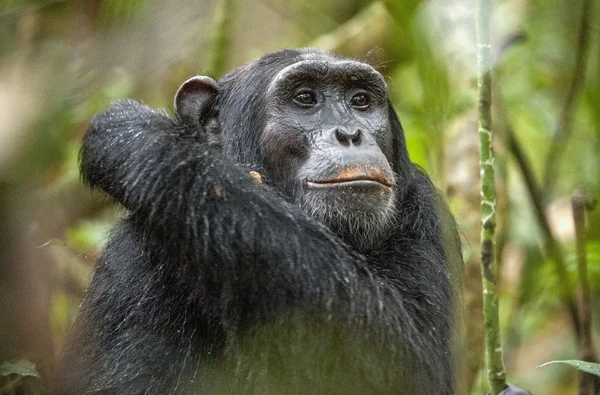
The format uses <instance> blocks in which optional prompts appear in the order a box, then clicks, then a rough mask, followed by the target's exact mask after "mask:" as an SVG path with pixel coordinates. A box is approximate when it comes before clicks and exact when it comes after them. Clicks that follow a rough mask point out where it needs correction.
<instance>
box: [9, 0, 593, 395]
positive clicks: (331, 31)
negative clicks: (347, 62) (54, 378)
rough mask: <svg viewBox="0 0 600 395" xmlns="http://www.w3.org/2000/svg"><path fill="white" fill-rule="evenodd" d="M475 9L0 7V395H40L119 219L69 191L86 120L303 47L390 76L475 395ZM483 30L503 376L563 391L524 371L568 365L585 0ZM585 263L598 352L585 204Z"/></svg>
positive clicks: (589, 115) (439, 1)
mask: <svg viewBox="0 0 600 395" xmlns="http://www.w3.org/2000/svg"><path fill="white" fill-rule="evenodd" d="M475 7H476V4H475V0H423V1H420V0H404V1H400V0H398V1H392V0H390V1H384V2H372V1H366V0H318V1H317V0H314V1H313V0H216V1H212V0H172V1H167V0H79V1H77V0H0V365H2V361H10V363H11V364H10V365H7V364H6V363H5V364H4V365H2V366H3V367H2V368H0V373H1V376H2V377H0V393H2V392H11V391H14V390H15V389H16V388H28V391H31V393H43V391H44V389H43V388H44V381H40V380H39V378H38V377H36V375H37V374H38V373H39V375H40V377H41V378H42V379H45V378H47V377H49V375H51V373H52V366H53V364H54V362H55V359H56V357H57V356H58V355H59V354H60V351H61V347H62V345H63V344H64V342H65V339H66V337H67V335H68V333H69V330H70V328H71V325H72V322H73V320H74V317H75V315H76V312H77V307H78V305H79V303H80V301H81V299H82V297H83V295H84V291H85V288H86V286H87V284H88V282H89V280H90V276H91V272H92V269H93V265H94V262H95V260H96V258H97V257H98V254H99V252H100V251H101V249H102V246H103V245H104V243H105V242H106V239H107V236H108V232H109V230H110V228H111V226H112V224H114V222H115V220H116V218H118V216H119V215H122V214H123V211H122V210H121V209H120V208H119V207H117V206H116V205H114V204H112V203H111V202H110V201H109V200H108V199H106V198H104V197H103V196H102V195H101V194H97V193H91V192H90V191H88V190H87V189H86V188H85V187H84V186H83V185H82V183H81V182H80V177H79V172H78V150H79V146H80V140H81V137H82V135H83V134H84V132H85V130H86V125H87V122H88V120H89V119H90V117H91V116H92V115H93V114H95V113H97V112H100V111H102V110H103V109H105V108H106V107H107V106H108V104H109V103H110V102H111V101H112V100H115V99H118V98H126V97H129V98H134V99H136V100H138V101H141V102H144V103H146V104H148V105H151V106H155V107H160V108H167V109H168V110H169V111H172V100H173V96H174V94H175V92H176V90H177V87H178V86H179V85H180V84H181V82H182V81H184V80H185V79H187V78H189V77H190V76H193V75H196V74H210V75H213V76H215V77H220V76H221V75H223V73H224V72H226V71H227V70H229V69H231V68H235V67H238V66H240V65H242V64H243V63H244V62H247V61H249V60H251V59H253V58H255V57H258V56H260V55H262V54H264V53H265V52H268V51H270V50H275V49H279V48H283V47H304V46H312V47H317V48H321V49H324V50H327V51H333V52H336V53H340V54H343V55H346V56H350V57H354V58H357V59H359V60H363V61H367V62H369V63H371V64H372V65H374V66H375V67H376V68H377V69H378V70H379V71H381V72H382V73H383V74H384V75H385V76H386V78H387V82H388V85H389V90H390V96H391V98H392V100H393V102H394V105H395V107H396V109H397V111H398V113H399V115H400V119H401V121H402V123H403V126H404V129H405V133H406V139H407V144H408V148H409V151H410V155H411V158H412V160H413V161H414V162H416V163H418V164H419V165H420V166H422V167H423V168H425V169H426V171H427V172H428V173H429V174H430V176H431V177H432V179H433V180H434V182H435V184H436V185H437V186H438V188H440V190H441V191H442V192H443V193H444V194H445V195H446V197H447V198H448V201H449V203H450V206H451V208H452V211H453V212H454V213H455V215H456V217H457V221H458V224H459V227H460V232H461V235H462V238H463V246H464V247H463V248H464V256H465V262H466V270H465V274H466V282H465V290H464V304H465V309H466V312H465V317H466V319H465V320H464V327H465V329H464V330H465V336H464V338H465V343H466V348H467V350H466V351H465V355H464V357H463V358H462V360H463V362H464V363H465V369H464V372H462V373H461V381H462V382H463V383H464V388H465V390H464V391H465V392H466V393H473V394H483V393H484V392H485V390H486V388H487V387H486V383H485V374H484V373H483V372H484V366H483V318H482V313H481V279H480V268H479V233H480V230H479V229H480V228H479V227H480V214H479V213H480V209H479V168H478V144H479V140H478V134H477V126H476V125H477V123H476V122H477V83H476V65H477V61H476V44H475ZM492 29H493V44H492V45H493V55H494V66H493V67H494V68H493V70H492V72H493V118H494V124H493V130H494V133H495V149H496V155H497V158H496V171H497V186H498V199H499V203H498V205H499V209H498V228H497V234H498V240H497V254H498V258H499V265H500V269H499V275H500V280H499V281H500V285H499V287H500V288H499V290H500V320H501V329H502V338H503V344H504V356H505V363H506V368H507V374H508V381H509V382H512V383H514V384H516V385H518V386H519V387H522V388H526V389H529V390H530V391H533V392H534V393H536V394H576V393H577V371H576V370H574V369H572V368H570V367H568V366H565V365H551V366H547V367H543V368H539V369H536V367H537V366H539V365H541V364H543V363H545V362H548V361H552V360H560V359H578V358H577V357H578V349H577V343H578V342H577V334H576V332H575V331H574V329H573V324H572V319H571V310H570V308H569V306H570V305H572V304H573V303H574V300H575V289H576V288H577V284H578V275H577V259H576V243H575V231H574V225H573V213H572V209H571V200H570V196H571V194H572V193H573V191H574V190H575V188H577V187H578V186H580V185H582V186H585V188H586V190H587V195H588V196H589V197H591V198H593V197H598V195H599V192H600V174H599V173H600V1H597V0H596V1H594V0H505V1H496V2H495V3H494V12H493V15H492ZM586 257H587V270H588V275H589V283H590V286H591V291H590V295H591V301H592V306H593V307H592V313H593V314H592V315H593V333H594V338H595V339H594V341H595V344H596V345H597V344H598V343H599V341H600V329H599V328H600V307H599V306H600V209H596V210H595V211H588V212H587V244H586ZM26 361H31V362H33V363H34V364H35V368H34V366H33V365H29V364H28V363H27V362H26ZM7 366H8V368H7ZM7 369H8V370H7ZM11 369H13V370H11ZM36 371H37V373H36ZM19 372H20V373H21V374H16V373H19Z"/></svg>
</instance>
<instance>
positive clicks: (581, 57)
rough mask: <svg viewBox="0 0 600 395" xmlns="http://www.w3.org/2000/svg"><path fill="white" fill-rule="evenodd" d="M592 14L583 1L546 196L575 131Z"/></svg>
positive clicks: (547, 172)
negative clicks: (574, 110)
mask: <svg viewBox="0 0 600 395" xmlns="http://www.w3.org/2000/svg"><path fill="white" fill-rule="evenodd" d="M591 14H592V0H583V7H582V10H581V23H580V25H579V35H578V38H577V44H578V45H577V49H576V58H575V70H574V73H573V81H572V83H571V86H570V87H569V90H568V92H567V97H566V99H565V104H564V107H563V111H562V113H561V115H560V118H559V120H558V125H557V129H556V131H555V132H554V138H553V139H552V143H551V144H550V148H549V150H548V154H547V156H546V168H545V170H544V183H543V186H544V195H545V196H549V195H550V194H551V193H552V189H553V188H554V184H555V183H556V179H557V176H558V168H559V164H560V154H561V153H562V152H564V147H565V145H566V144H567V142H568V140H569V138H570V137H571V134H572V131H573V119H572V115H573V108H574V104H575V99H576V98H577V96H578V95H579V91H580V90H581V86H582V84H583V81H584V80H585V74H586V65H587V49H588V47H589V30H590V15H591Z"/></svg>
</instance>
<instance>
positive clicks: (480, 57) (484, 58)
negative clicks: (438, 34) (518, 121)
mask: <svg viewBox="0 0 600 395" xmlns="http://www.w3.org/2000/svg"><path fill="white" fill-rule="evenodd" d="M490 12H491V0H478V1H477V86H478V89H479V103H478V110H479V121H478V131H479V144H480V151H479V168H480V173H481V224H482V227H481V274H482V284H483V316H484V327H485V344H486V362H487V370H488V380H489V383H490V393H491V395H497V394H499V393H500V392H501V391H502V390H503V389H504V388H505V387H506V372H505V369H504V361H503V357H502V344H501V341H500V324H499V317H498V293H497V289H496V287H497V276H498V273H497V271H498V265H497V262H496V254H495V251H494V244H495V236H496V235H495V231H496V185H495V179H494V176H495V169H494V150H493V146H492V111H491V104H492V103H491V102H492V100H491V98H492V95H491V93H492V76H491V67H492V62H491V41H490Z"/></svg>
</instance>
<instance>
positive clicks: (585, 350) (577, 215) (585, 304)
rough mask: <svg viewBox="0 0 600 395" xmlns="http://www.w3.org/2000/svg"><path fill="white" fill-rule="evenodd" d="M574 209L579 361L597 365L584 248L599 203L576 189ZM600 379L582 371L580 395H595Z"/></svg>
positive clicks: (573, 201) (572, 200)
mask: <svg viewBox="0 0 600 395" xmlns="http://www.w3.org/2000/svg"><path fill="white" fill-rule="evenodd" d="M571 205H572V206H573V222H575V241H576V244H577V275H578V278H579V287H578V290H577V294H578V299H579V319H580V324H581V326H580V327H579V333H580V335H579V339H580V342H579V359H580V360H582V361H587V362H596V361H597V359H596V355H595V352H594V343H593V339H592V301H591V297H590V283H589V281H588V273H587V253H586V248H585V243H586V238H587V234H586V233H587V232H586V229H585V210H586V209H587V210H593V209H594V207H595V205H596V202H595V201H592V199H589V198H588V197H587V195H586V191H585V189H584V188H583V187H579V188H577V189H576V190H575V191H574V192H573V194H572V195H571ZM599 385H600V380H598V378H597V377H596V376H594V375H592V374H589V373H584V372H581V373H580V375H579V394H580V395H595V394H597V393H598V390H599V389H600V388H599Z"/></svg>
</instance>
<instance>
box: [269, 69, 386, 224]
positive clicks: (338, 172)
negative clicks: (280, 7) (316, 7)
mask: <svg viewBox="0 0 600 395" xmlns="http://www.w3.org/2000/svg"><path fill="white" fill-rule="evenodd" d="M266 97H267V100H268V101H267V106H266V113H267V114H266V121H265V129H264V131H263V134H262V136H261V144H260V146H261V152H262V157H263V158H264V160H265V162H266V163H265V166H266V167H267V169H268V171H269V174H270V175H271V177H272V178H273V180H272V181H273V184H274V185H277V186H280V187H282V188H281V189H282V190H283V191H284V193H285V194H286V195H288V196H290V197H291V199H292V200H293V201H295V202H297V203H299V204H300V206H301V207H302V208H303V209H304V210H305V211H306V212H307V213H308V214H310V215H311V216H313V217H315V218H316V219H318V220H320V221H323V222H325V223H326V224H328V225H329V226H331V227H332V228H334V230H336V231H338V232H342V233H344V234H345V233H360V234H365V232H367V234H369V232H378V231H381V230H383V229H384V228H385V226H384V225H386V224H387V223H388V222H389V221H390V219H391V217H392V214H393V212H394V180H395V178H394V174H393V172H392V167H391V166H390V161H391V160H392V158H393V152H392V130H391V126H390V123H389V114H388V97H387V90H386V85H385V82H384V80H383V77H382V76H381V74H379V73H378V72H377V71H375V70H374V69H373V68H372V67H370V66H368V65H366V64H363V63H359V62H355V61H349V60H343V61H323V60H303V61H299V62H297V63H294V64H292V65H291V66H288V67H286V68H284V69H283V70H281V71H280V72H279V73H278V74H277V75H276V77H275V78H274V79H273V80H272V82H271V84H270V86H269V88H268V91H267V92H266ZM371 236H372V233H371Z"/></svg>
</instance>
